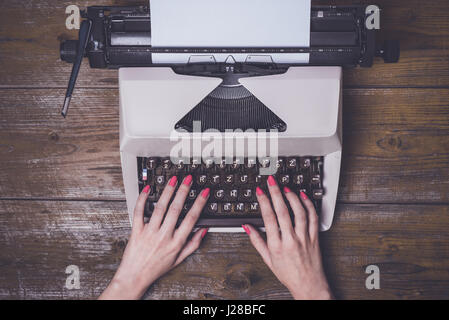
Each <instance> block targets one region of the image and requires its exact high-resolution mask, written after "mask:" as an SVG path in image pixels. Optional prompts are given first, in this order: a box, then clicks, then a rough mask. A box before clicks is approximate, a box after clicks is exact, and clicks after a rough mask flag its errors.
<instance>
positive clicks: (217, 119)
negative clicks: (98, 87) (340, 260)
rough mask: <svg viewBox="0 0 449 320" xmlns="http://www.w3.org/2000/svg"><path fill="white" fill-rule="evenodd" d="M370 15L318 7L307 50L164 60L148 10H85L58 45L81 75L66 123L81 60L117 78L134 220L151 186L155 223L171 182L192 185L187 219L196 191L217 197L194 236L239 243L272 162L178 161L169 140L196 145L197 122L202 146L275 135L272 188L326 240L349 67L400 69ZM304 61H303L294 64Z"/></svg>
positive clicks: (181, 54) (256, 217)
mask: <svg viewBox="0 0 449 320" xmlns="http://www.w3.org/2000/svg"><path fill="white" fill-rule="evenodd" d="M365 9H366V7H365V6H342V7H335V6H319V7H312V8H311V10H310V45H309V46H307V47H284V48H279V47H230V48H221V47H195V48H193V47H165V48H163V47H162V48H161V47H153V46H152V35H151V14H150V9H149V8H148V7H146V6H136V7H88V8H87V11H85V12H84V18H85V20H83V22H82V24H81V28H80V35H79V40H78V41H73V40H69V41H65V42H63V43H62V44H61V59H62V60H64V61H67V62H71V63H74V66H73V69H72V76H71V79H70V82H69V87H68V90H67V94H66V100H65V102H64V106H63V111H62V114H63V115H64V116H65V115H66V114H67V110H68V106H69V103H70V98H71V95H72V92H73V88H74V85H75V81H76V77H77V75H78V71H79V66H80V64H81V61H82V59H83V57H84V56H87V57H88V58H89V62H90V66H91V67H93V68H119V87H120V152H121V162H122V172H123V182H124V186H125V193H126V201H127V206H128V213H129V215H130V219H131V218H132V213H133V210H134V206H135V202H136V199H137V197H138V194H139V192H140V191H141V190H142V188H143V187H144V186H145V185H147V184H149V185H151V186H152V188H151V194H150V197H149V200H148V202H147V205H146V208H145V215H146V217H149V216H150V215H151V211H152V208H153V207H154V203H155V202H157V200H158V198H159V196H160V194H161V192H162V190H163V188H164V186H165V184H166V183H167V181H168V180H169V178H170V177H171V176H172V175H176V176H178V178H180V179H181V178H183V177H184V176H186V175H188V174H192V175H193V184H192V189H191V192H190V194H189V197H188V199H187V201H186V204H185V208H184V210H183V214H185V213H186V212H187V210H188V209H189V206H190V205H191V203H192V202H193V201H194V199H195V198H196V196H197V195H198V193H199V191H201V189H202V188H205V187H210V188H211V195H210V198H209V200H208V203H207V205H206V208H205V209H204V211H203V213H202V216H201V217H200V219H199V221H198V223H197V226H199V227H203V226H207V227H210V231H221V232H241V231H242V229H241V227H240V226H241V225H242V224H244V223H250V224H253V225H255V226H258V227H262V226H263V221H262V219H261V216H260V211H259V207H258V204H257V201H256V198H255V194H254V193H255V188H256V186H260V187H262V188H265V186H266V178H267V176H265V175H261V174H260V172H259V169H260V168H264V167H267V166H269V165H270V161H271V160H270V158H253V157H251V156H245V157H243V158H239V159H237V158H234V159H233V160H232V161H231V162H228V161H226V162H224V160H218V161H215V162H214V161H210V160H209V159H202V160H200V161H196V162H195V161H192V160H193V159H184V160H182V161H179V160H177V161H172V160H171V159H170V155H171V151H172V150H173V148H175V147H176V144H177V142H176V141H172V139H170V138H171V134H172V133H173V131H178V132H180V133H179V136H180V137H184V138H185V137H188V138H190V139H195V132H192V131H194V130H193V126H194V124H193V123H194V122H195V121H200V123H201V128H200V129H201V130H200V131H201V134H202V136H203V137H206V138H207V137H208V135H209V137H212V136H213V134H212V133H209V129H216V130H217V131H218V132H224V131H225V130H226V129H231V130H237V129H241V130H242V133H241V134H240V138H243V139H245V138H249V137H251V134H250V133H247V132H246V131H245V130H247V129H254V130H273V129H276V130H277V132H278V136H277V137H278V146H277V148H278V157H276V159H275V160H274V161H275V163H274V166H275V167H276V172H275V173H274V176H275V178H276V180H277V181H278V183H279V184H280V185H281V186H283V185H285V186H288V187H289V188H290V189H291V190H293V191H294V192H296V193H299V192H300V191H304V192H306V193H307V194H308V196H309V197H310V198H311V199H312V200H313V201H314V203H315V205H316V207H317V209H318V212H319V215H320V229H321V231H325V230H328V229H329V228H330V227H331V224H332V219H333V215H334V209H335V203H336V198H337V191H338V182H339V173H340V163H341V152H342V94H341V91H342V67H354V66H357V65H359V66H362V67H370V66H371V65H372V63H373V60H374V57H375V56H381V57H383V58H384V60H385V62H397V61H398V59H399V45H398V43H397V42H394V41H389V42H386V43H385V44H384V45H383V46H382V47H378V46H376V42H375V30H368V29H367V28H366V25H365V19H366V16H367V14H366V13H365ZM305 56H306V57H307V60H306V61H299V60H295V59H296V58H295V57H301V59H302V57H305ZM168 57H176V59H175V60H176V61H172V62H171V63H170V62H169V60H168ZM292 57H293V58H292ZM226 139H227V138H226V137H225V138H223V141H222V142H223V144H226ZM232 143H234V142H232ZM225 157H226V158H229V154H225V153H223V159H224V158H225ZM271 165H273V163H271ZM181 219H182V215H181Z"/></svg>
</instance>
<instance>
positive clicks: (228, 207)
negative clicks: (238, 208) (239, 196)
mask: <svg viewBox="0 0 449 320" xmlns="http://www.w3.org/2000/svg"><path fill="white" fill-rule="evenodd" d="M223 211H224V212H231V211H232V204H231V203H229V202H227V203H223Z"/></svg>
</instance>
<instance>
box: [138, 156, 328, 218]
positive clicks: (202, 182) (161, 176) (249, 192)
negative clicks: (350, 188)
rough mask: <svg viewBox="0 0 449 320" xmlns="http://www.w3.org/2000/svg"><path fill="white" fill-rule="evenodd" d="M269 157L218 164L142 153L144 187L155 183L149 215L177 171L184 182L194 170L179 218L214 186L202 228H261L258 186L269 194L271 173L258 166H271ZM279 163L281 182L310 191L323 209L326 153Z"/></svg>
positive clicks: (140, 174) (296, 189)
mask: <svg viewBox="0 0 449 320" xmlns="http://www.w3.org/2000/svg"><path fill="white" fill-rule="evenodd" d="M269 161H270V160H269V159H263V160H254V161H251V160H248V159H245V160H244V162H242V163H239V162H236V161H234V162H233V163H232V164H226V163H225V162H224V161H223V162H222V163H219V164H217V163H214V162H212V161H210V162H207V161H206V163H204V162H201V163H195V162H193V161H191V162H190V164H184V163H183V162H179V163H172V162H171V161H170V159H169V158H161V157H149V158H146V157H138V158H137V168H138V169H137V170H138V177H139V192H141V191H142V189H143V188H144V187H145V186H146V185H150V186H151V190H150V196H149V198H148V201H147V203H146V206H145V217H147V218H149V217H150V216H151V213H152V210H153V208H154V205H155V204H156V202H157V201H158V200H159V197H160V195H161V194H162V191H163V189H164V187H165V185H166V184H167V182H168V181H169V180H170V178H171V177H172V176H174V175H176V176H177V177H178V181H182V179H183V178H184V177H185V176H187V175H189V174H191V175H192V176H193V182H192V187H191V189H190V193H189V195H188V197H187V200H186V202H185V205H184V208H183V211H182V212H181V214H180V221H181V220H182V219H183V217H184V216H185V214H186V213H187V212H188V210H189V209H190V207H191V206H192V204H193V202H194V201H195V199H196V197H197V196H198V195H199V193H200V192H201V190H202V189H204V188H206V187H209V188H210V189H211V191H210V196H209V199H208V202H207V204H206V207H205V208H204V210H203V212H202V214H201V216H200V219H199V220H198V222H197V224H196V226H197V227H240V226H241V225H242V224H245V223H250V224H252V225H254V226H258V227H261V226H263V221H262V218H261V215H260V209H259V204H258V202H257V199H256V194H255V192H256V187H257V186H259V187H260V188H262V190H264V192H266V193H267V183H266V181H267V177H268V176H264V175H260V174H259V169H260V168H261V167H268V166H269V165H270V163H269ZM276 168H277V172H276V173H275V174H274V175H273V176H274V177H275V178H276V181H277V182H278V184H279V186H280V187H281V188H282V187H283V186H287V187H289V188H290V189H291V190H292V191H293V192H295V193H296V194H298V195H299V192H300V191H303V192H305V193H306V194H307V195H308V197H309V198H310V199H312V201H313V202H314V204H315V208H316V209H317V212H319V210H320V206H321V199H322V198H323V193H324V191H323V183H322V181H323V157H280V158H278V159H277V160H276ZM178 186H179V183H178ZM286 203H287V205H288V202H286ZM290 212H291V210H290ZM291 215H292V213H291ZM180 221H179V222H180Z"/></svg>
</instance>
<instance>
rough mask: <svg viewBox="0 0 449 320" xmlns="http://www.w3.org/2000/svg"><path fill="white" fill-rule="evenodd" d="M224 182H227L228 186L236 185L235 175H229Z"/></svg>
mask: <svg viewBox="0 0 449 320" xmlns="http://www.w3.org/2000/svg"><path fill="white" fill-rule="evenodd" d="M224 182H225V183H226V184H230V185H232V184H233V183H234V175H233V174H228V175H227V176H226V177H225V179H224Z"/></svg>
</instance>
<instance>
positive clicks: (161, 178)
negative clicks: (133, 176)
mask: <svg viewBox="0 0 449 320" xmlns="http://www.w3.org/2000/svg"><path fill="white" fill-rule="evenodd" d="M156 184H158V185H160V186H162V185H164V184H165V177H164V176H156Z"/></svg>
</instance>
